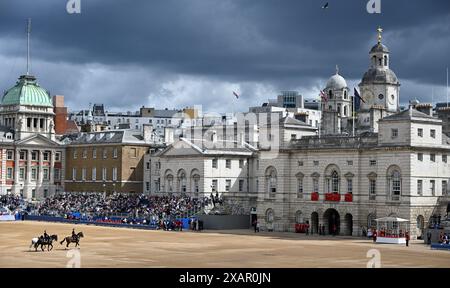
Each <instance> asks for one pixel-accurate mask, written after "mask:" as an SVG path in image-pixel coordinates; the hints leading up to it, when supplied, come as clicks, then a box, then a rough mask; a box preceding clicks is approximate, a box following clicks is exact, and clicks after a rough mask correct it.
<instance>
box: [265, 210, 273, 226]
mask: <svg viewBox="0 0 450 288" xmlns="http://www.w3.org/2000/svg"><path fill="white" fill-rule="evenodd" d="M273 219H274V213H273V210H272V209H267V211H266V222H267V223H273Z"/></svg>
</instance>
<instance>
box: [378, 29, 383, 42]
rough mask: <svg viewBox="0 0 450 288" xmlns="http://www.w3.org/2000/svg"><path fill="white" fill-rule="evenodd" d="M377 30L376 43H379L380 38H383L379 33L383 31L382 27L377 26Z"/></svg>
mask: <svg viewBox="0 0 450 288" xmlns="http://www.w3.org/2000/svg"><path fill="white" fill-rule="evenodd" d="M377 32H378V44H380V43H381V39H382V38H383V36H382V35H381V33H383V28H381V27H380V26H378V29H377Z"/></svg>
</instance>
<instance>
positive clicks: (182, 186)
mask: <svg viewBox="0 0 450 288" xmlns="http://www.w3.org/2000/svg"><path fill="white" fill-rule="evenodd" d="M178 189H179V192H181V193H186V172H184V170H180V171H178Z"/></svg>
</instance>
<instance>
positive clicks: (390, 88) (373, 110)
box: [358, 28, 400, 132]
mask: <svg viewBox="0 0 450 288" xmlns="http://www.w3.org/2000/svg"><path fill="white" fill-rule="evenodd" d="M377 31H378V43H377V44H376V45H375V46H373V47H372V49H371V50H370V53H369V55H370V66H369V70H368V71H367V72H366V73H365V74H364V76H363V78H362V81H361V83H360V84H359V89H360V91H361V98H362V99H363V101H361V105H360V109H359V111H358V127H359V130H361V131H371V132H377V131H378V120H379V119H381V118H383V117H385V116H388V115H392V114H394V113H397V112H399V111H400V100H399V97H400V82H399V81H398V79H397V76H396V75H395V73H394V72H393V71H392V70H391V69H389V65H390V54H389V49H388V48H387V47H386V46H385V45H383V44H382V43H381V40H382V36H381V33H382V32H383V30H382V29H381V28H378V30H377Z"/></svg>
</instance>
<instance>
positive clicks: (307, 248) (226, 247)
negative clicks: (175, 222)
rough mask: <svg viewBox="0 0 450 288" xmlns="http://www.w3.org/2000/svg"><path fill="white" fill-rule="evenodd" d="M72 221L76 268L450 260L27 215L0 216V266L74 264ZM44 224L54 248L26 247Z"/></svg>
mask: <svg viewBox="0 0 450 288" xmlns="http://www.w3.org/2000/svg"><path fill="white" fill-rule="evenodd" d="M72 228H75V230H76V231H77V232H79V231H82V232H83V233H84V236H85V237H84V238H82V239H81V242H80V243H81V246H80V249H77V251H79V252H80V253H79V254H77V255H79V260H80V261H79V264H80V266H81V267H112V268H119V267H139V268H146V267H148V268H151V267H176V268H188V267H189V268H191V267H192V268H194V267H211V268H216V267H217V268H268V267H274V268H278V267H286V268H287V267H289V268H295V267H354V268H364V267H366V266H367V263H368V261H371V260H374V258H373V257H375V258H377V257H378V255H379V258H380V263H381V267H439V268H445V267H447V268H449V267H450V252H449V251H438V250H431V249H430V248H429V247H428V246H426V245H424V244H423V242H422V241H412V242H411V243H410V247H405V246H404V245H390V244H374V243H372V241H371V240H369V239H362V238H356V237H353V238H352V237H331V236H326V237H325V236H306V235H303V234H296V233H269V232H262V233H257V234H255V233H254V232H253V231H251V230H232V231H202V232H185V231H183V232H173V231H148V230H138V229H127V228H109V227H99V226H93V225H76V224H73V225H71V224H57V223H47V222H31V221H25V222H9V223H0V251H1V253H0V267H31V268H32V267H39V268H40V267H55V268H64V267H66V266H67V264H68V263H69V264H73V262H70V261H71V260H72V261H73V259H74V257H75V256H74V255H75V254H74V253H73V252H69V251H70V250H66V249H65V245H61V244H60V243H59V242H60V241H61V240H62V239H63V237H65V236H68V235H70V233H71V231H72ZM45 229H46V230H47V233H48V234H57V235H58V240H59V241H58V243H55V244H54V249H53V251H50V252H47V251H46V252H41V251H40V250H38V252H35V251H34V248H31V249H30V248H29V246H30V243H31V238H33V237H37V236H39V235H41V234H42V233H43V231H44V230H45ZM70 247H73V244H72V245H71V246H70ZM371 249H377V250H378V251H379V254H378V252H376V251H375V252H374V250H371ZM368 252H369V253H368ZM368 254H369V257H368ZM375 255H376V256H375ZM76 257H78V256H76Z"/></svg>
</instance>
